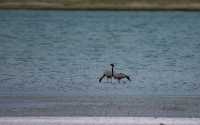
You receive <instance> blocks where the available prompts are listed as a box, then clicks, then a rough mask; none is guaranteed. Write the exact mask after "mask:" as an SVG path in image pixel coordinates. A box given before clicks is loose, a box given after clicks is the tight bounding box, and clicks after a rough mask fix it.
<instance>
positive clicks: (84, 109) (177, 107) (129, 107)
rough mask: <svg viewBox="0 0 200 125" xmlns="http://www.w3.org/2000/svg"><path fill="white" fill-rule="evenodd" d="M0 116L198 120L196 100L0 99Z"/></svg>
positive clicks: (198, 101) (199, 108)
mask: <svg viewBox="0 0 200 125" xmlns="http://www.w3.org/2000/svg"><path fill="white" fill-rule="evenodd" d="M0 116H4V117H6V116H132V117H155V118H156V117H197V118H199V117H200V97H192V96H190V97H173V96H162V97H158V96H153V97H152V96H145V97H144V96H112V97H111V96H108V97H105V96H94V97H92V96H79V97H77V96H68V97H45V96H38V97H36V96H26V97H25V96H17V97H9V96H4V97H3V96H1V97H0Z"/></svg>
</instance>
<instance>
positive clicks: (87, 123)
mask: <svg viewBox="0 0 200 125" xmlns="http://www.w3.org/2000/svg"><path fill="white" fill-rule="evenodd" d="M0 124H1V125H36V124H37V125H199V124H200V119H199V118H152V117H10V118H8V117H4V118H0Z"/></svg>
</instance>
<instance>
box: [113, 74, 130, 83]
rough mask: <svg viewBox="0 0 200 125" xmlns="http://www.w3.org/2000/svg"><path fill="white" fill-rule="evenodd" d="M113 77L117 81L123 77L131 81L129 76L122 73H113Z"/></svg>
mask: <svg viewBox="0 0 200 125" xmlns="http://www.w3.org/2000/svg"><path fill="white" fill-rule="evenodd" d="M113 77H114V79H117V80H118V82H119V83H120V80H121V79H125V78H126V79H128V80H129V81H131V79H130V77H129V76H128V75H126V74H124V73H114V74H113Z"/></svg>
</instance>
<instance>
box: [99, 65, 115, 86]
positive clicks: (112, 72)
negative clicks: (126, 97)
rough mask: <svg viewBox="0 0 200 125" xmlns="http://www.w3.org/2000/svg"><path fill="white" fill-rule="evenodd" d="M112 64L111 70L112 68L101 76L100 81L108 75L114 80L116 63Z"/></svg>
mask: <svg viewBox="0 0 200 125" xmlns="http://www.w3.org/2000/svg"><path fill="white" fill-rule="evenodd" d="M110 66H111V67H112V69H111V71H110V70H106V71H105V72H104V73H103V75H102V76H101V77H100V78H99V82H101V81H102V79H103V78H104V77H106V78H107V79H111V82H112V78H113V74H114V66H115V65H114V64H110Z"/></svg>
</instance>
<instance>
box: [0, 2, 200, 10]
mask: <svg viewBox="0 0 200 125" xmlns="http://www.w3.org/2000/svg"><path fill="white" fill-rule="evenodd" d="M0 9H62V10H200V1H198V0H152V1H150V0H118V1H116V0H58V1H57V0H30V1H24V0H21V1H16V0H9V1H1V0H0Z"/></svg>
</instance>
